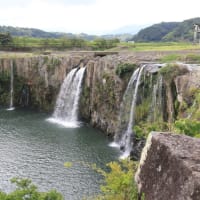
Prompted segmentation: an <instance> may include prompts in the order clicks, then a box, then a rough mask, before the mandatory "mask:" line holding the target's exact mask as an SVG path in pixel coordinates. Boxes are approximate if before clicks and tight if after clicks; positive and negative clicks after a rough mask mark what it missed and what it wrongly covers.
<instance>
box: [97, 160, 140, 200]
mask: <svg viewBox="0 0 200 200" xmlns="http://www.w3.org/2000/svg"><path fill="white" fill-rule="evenodd" d="M107 167H108V171H105V170H102V169H100V168H97V167H96V165H93V169H95V170H96V171H97V172H99V173H100V174H101V175H102V176H103V177H104V183H103V184H102V185H101V187H100V189H101V191H102V193H103V194H102V195H100V196H99V197H98V198H97V199H99V200H113V199H115V200H137V199H138V191H137V187H136V183H135V181H134V174H135V171H136V168H137V165H136V163H135V162H133V161H129V160H120V161H119V162H110V163H108V164H107Z"/></svg>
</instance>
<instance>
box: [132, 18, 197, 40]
mask: <svg viewBox="0 0 200 200" xmlns="http://www.w3.org/2000/svg"><path fill="white" fill-rule="evenodd" d="M194 23H196V24H199V23H200V18H193V19H188V20H185V21H183V22H162V23H160V24H154V25H152V26H150V27H147V28H145V29H142V30H141V31H139V32H138V34H137V35H136V36H134V37H133V40H134V41H136V42H153V41H157V42H158V41H159V42H160V41H179V42H180V41H193V24H194Z"/></svg>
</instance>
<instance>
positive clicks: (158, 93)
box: [148, 76, 163, 122]
mask: <svg viewBox="0 0 200 200" xmlns="http://www.w3.org/2000/svg"><path fill="white" fill-rule="evenodd" d="M152 89H153V91H152V102H151V109H150V113H149V119H148V121H150V122H155V121H161V120H162V111H163V96H162V94H163V77H162V76H159V77H158V78H157V81H156V83H155V84H154V85H153V88H152Z"/></svg>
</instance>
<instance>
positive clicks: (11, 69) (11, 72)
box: [7, 60, 15, 110]
mask: <svg viewBox="0 0 200 200" xmlns="http://www.w3.org/2000/svg"><path fill="white" fill-rule="evenodd" d="M13 83H14V73H13V61H12V60H11V62H10V106H9V108H8V109H7V110H14V109H15V108H14V107H13V96H14V89H13Z"/></svg>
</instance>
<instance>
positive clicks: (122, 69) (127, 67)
mask: <svg viewBox="0 0 200 200" xmlns="http://www.w3.org/2000/svg"><path fill="white" fill-rule="evenodd" d="M136 68H137V65H136V64H133V63H123V64H119V65H118V66H117V68H116V70H115V73H116V74H117V75H118V76H119V77H120V78H122V77H123V76H124V75H125V74H127V73H130V72H133V71H134V70H135V69H136Z"/></svg>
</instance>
